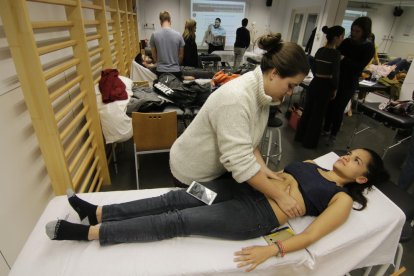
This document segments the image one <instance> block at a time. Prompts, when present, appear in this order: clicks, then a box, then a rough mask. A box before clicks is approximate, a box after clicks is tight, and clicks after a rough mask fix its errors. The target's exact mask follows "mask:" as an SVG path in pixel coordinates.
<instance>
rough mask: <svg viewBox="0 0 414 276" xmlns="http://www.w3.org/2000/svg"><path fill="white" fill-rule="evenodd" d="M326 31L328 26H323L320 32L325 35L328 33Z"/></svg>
mask: <svg viewBox="0 0 414 276" xmlns="http://www.w3.org/2000/svg"><path fill="white" fill-rule="evenodd" d="M328 30H329V28H328V26H323V27H322V32H323V33H324V34H327V33H328Z"/></svg>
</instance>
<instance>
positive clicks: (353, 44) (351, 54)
mask: <svg viewBox="0 0 414 276" xmlns="http://www.w3.org/2000/svg"><path fill="white" fill-rule="evenodd" d="M371 27H372V21H371V19H370V18H369V17H366V16H363V17H359V18H357V19H355V21H354V22H353V23H352V25H351V37H349V38H347V39H345V40H344V41H343V42H342V43H341V45H340V46H339V47H338V50H339V51H340V52H341V55H342V56H343V58H342V60H341V65H340V75H339V84H338V92H337V94H336V97H335V99H334V100H333V101H331V102H330V103H329V106H328V110H327V112H326V115H325V124H324V133H323V134H324V135H329V134H330V137H329V141H328V144H329V145H330V144H333V143H334V142H335V139H336V135H337V133H338V131H339V129H340V128H341V124H342V119H343V115H344V111H345V107H346V105H347V104H348V102H349V101H350V100H351V98H352V96H353V95H354V93H355V91H356V89H357V87H358V82H359V76H360V75H361V72H362V70H363V69H364V68H365V66H367V64H368V63H369V62H370V60H371V59H372V58H373V57H374V53H375V47H374V45H373V44H372V43H371V41H369V40H368V37H369V35H370V34H371Z"/></svg>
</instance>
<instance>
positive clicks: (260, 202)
mask: <svg viewBox="0 0 414 276" xmlns="http://www.w3.org/2000/svg"><path fill="white" fill-rule="evenodd" d="M203 185H204V186H206V187H208V188H209V189H211V190H213V191H215V192H216V193H217V197H216V199H215V201H214V203H213V204H212V205H206V204H204V203H202V202H201V201H199V200H198V199H195V198H194V197H192V196H191V195H189V194H187V193H186V190H185V189H180V190H174V191H170V192H168V193H166V194H164V195H161V196H158V197H153V198H145V199H140V200H136V201H131V202H126V203H121V204H112V205H105V206H103V209H102V225H101V227H100V230H99V241H100V244H101V245H106V244H113V243H126V242H144V241H157V240H163V239H168V238H173V237H185V236H190V235H200V236H208V237H216V238H223V239H229V240H245V239H251V238H256V237H260V236H263V235H265V234H268V233H269V232H271V230H273V229H274V228H276V227H277V226H279V222H278V220H277V218H276V216H275V214H274V212H273V210H272V208H271V206H270V204H269V202H268V201H267V199H266V197H265V196H264V195H263V194H262V193H260V192H258V191H256V190H254V189H253V188H252V187H250V186H249V185H248V184H245V183H242V184H239V183H237V182H236V181H235V180H233V179H230V178H224V179H223V178H221V179H216V180H214V181H211V182H207V183H203Z"/></svg>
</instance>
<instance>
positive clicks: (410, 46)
mask: <svg viewBox="0 0 414 276" xmlns="http://www.w3.org/2000/svg"><path fill="white" fill-rule="evenodd" d="M371 6H372V9H368V10H367V12H368V16H369V17H371V19H372V32H373V33H374V34H375V43H376V44H377V46H378V51H379V52H385V53H388V54H389V55H390V56H392V57H402V58H407V57H409V56H413V55H414V24H413V17H414V8H413V7H403V9H404V13H403V14H402V15H401V16H400V17H394V16H393V10H394V6H391V5H374V4H371ZM393 22H394V25H393V26H392V24H393ZM391 27H392V28H391Z"/></svg>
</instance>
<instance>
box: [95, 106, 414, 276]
mask: <svg viewBox="0 0 414 276" xmlns="http://www.w3.org/2000/svg"><path fill="white" fill-rule="evenodd" d="M281 109H282V111H285V110H286V109H287V107H286V106H282V108H281ZM278 117H279V118H283V115H282V114H279V115H278ZM283 120H284V121H285V124H284V126H283V127H282V145H283V156H282V160H281V162H280V164H278V165H275V164H271V165H270V166H271V168H272V169H274V170H280V169H282V168H283V167H284V166H285V165H286V164H288V163H290V162H291V161H294V160H305V159H313V158H315V157H318V156H320V155H323V154H325V153H327V152H329V151H331V150H333V149H346V146H347V144H348V142H349V139H350V135H351V134H352V133H353V131H354V128H355V126H356V124H357V122H358V121H359V120H360V115H355V114H354V115H353V116H352V117H346V118H345V119H344V124H343V126H342V129H341V132H340V133H339V134H338V137H337V141H336V144H335V145H334V146H326V145H325V143H324V141H323V140H321V141H320V145H319V147H318V148H317V149H314V150H310V149H304V148H302V147H301V146H300V144H298V143H296V142H294V141H293V137H294V131H293V130H292V129H291V128H290V127H289V126H288V125H287V123H286V120H285V119H284V118H283ZM393 134H394V132H393V131H392V130H390V129H388V128H385V127H384V126H379V128H377V129H376V130H368V131H366V132H364V133H361V134H360V135H358V136H357V137H356V139H354V142H353V145H352V147H353V148H355V147H369V148H371V149H373V150H376V151H377V152H378V153H382V149H383V147H384V146H383V145H384V144H387V143H390V142H391V141H392V140H393ZM407 147H408V143H407V142H406V143H403V144H401V145H400V146H398V147H395V148H393V149H391V150H390V151H389V152H388V153H387V156H386V158H385V163H386V166H387V169H388V170H389V172H390V175H391V180H392V181H393V182H396V181H397V179H398V176H399V173H400V170H401V165H402V163H403V160H404V156H405V152H406V150H407ZM117 157H118V170H119V171H118V174H115V173H114V170H113V166H112V165H111V166H110V167H111V176H112V185H111V186H108V187H103V190H106V191H113V190H129V189H136V182H135V172H134V154H133V145H132V142H131V141H129V142H126V143H123V144H122V145H121V146H119V147H118V148H117ZM139 160H140V170H139V173H140V177H139V179H140V188H141V189H149V188H159V187H171V186H173V182H172V179H171V174H170V172H169V168H168V153H159V154H154V155H143V156H141V157H140V159H139ZM413 188H414V187H411V190H410V192H411V193H412V192H413V191H412V190H413ZM413 204H414V203H413ZM403 246H404V255H403V260H402V264H401V266H404V267H405V268H406V269H407V271H406V272H405V273H404V274H403V275H407V276H409V275H414V262H413V260H414V239H412V240H411V241H409V242H408V243H405V244H403ZM344 261H346V260H344ZM391 273H392V270H391V269H389V270H388V271H387V274H386V275H390V274H391ZM371 274H373V272H371ZM351 275H363V271H362V270H357V271H353V272H352V273H351Z"/></svg>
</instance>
